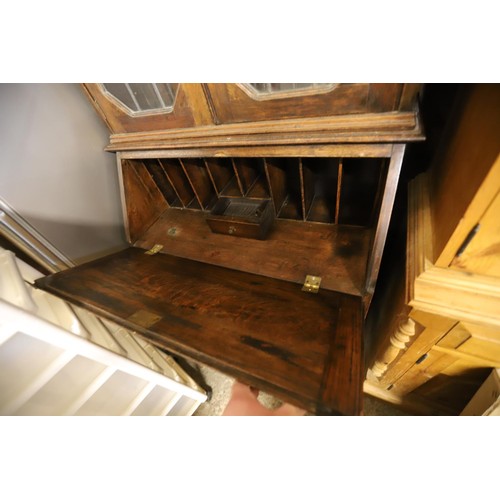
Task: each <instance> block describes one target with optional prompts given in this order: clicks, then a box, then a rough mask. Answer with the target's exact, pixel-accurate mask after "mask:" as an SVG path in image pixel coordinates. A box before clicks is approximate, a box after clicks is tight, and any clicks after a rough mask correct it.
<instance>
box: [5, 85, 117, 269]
mask: <svg viewBox="0 0 500 500" xmlns="http://www.w3.org/2000/svg"><path fill="white" fill-rule="evenodd" d="M108 138H109V132H108V130H107V128H106V126H105V125H104V123H103V122H102V120H101V118H100V117H99V116H98V115H97V113H96V112H95V111H94V109H93V108H92V106H91V104H90V102H89V101H88V100H87V97H86V96H85V95H84V94H83V92H82V90H81V88H80V86H79V85H78V84H0V196H1V197H2V198H3V199H4V200H5V201H7V203H9V204H10V205H11V206H12V207H13V208H14V209H15V210H16V211H17V212H18V213H19V214H20V215H21V216H23V217H24V218H25V219H27V220H28V222H30V223H31V224H32V225H33V226H34V227H35V228H36V229H37V230H38V231H40V233H41V234H42V235H43V236H44V237H45V238H47V239H48V240H49V241H50V242H51V243H52V244H53V245H54V246H55V247H56V248H58V249H59V250H60V251H62V252H63V253H65V254H66V255H67V256H68V257H69V258H71V259H73V260H75V261H83V260H89V259H92V258H93V257H95V256H96V255H99V254H104V253H110V252H112V251H114V250H116V249H118V248H121V247H123V246H125V236H124V231H123V223H122V216H121V211H120V195H119V188H118V178H117V173H116V162H115V155H114V154H112V153H106V152H104V147H105V146H106V144H107V143H108Z"/></svg>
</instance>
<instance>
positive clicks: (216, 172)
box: [204, 158, 234, 194]
mask: <svg viewBox="0 0 500 500" xmlns="http://www.w3.org/2000/svg"><path fill="white" fill-rule="evenodd" d="M204 161H205V165H206V167H207V171H208V174H209V175H210V178H211V179H212V183H213V185H214V188H215V191H216V193H217V194H221V193H222V190H223V189H224V188H225V187H226V186H227V184H228V183H229V181H231V179H233V178H234V170H233V165H232V163H231V159H230V158H205V159H204Z"/></svg>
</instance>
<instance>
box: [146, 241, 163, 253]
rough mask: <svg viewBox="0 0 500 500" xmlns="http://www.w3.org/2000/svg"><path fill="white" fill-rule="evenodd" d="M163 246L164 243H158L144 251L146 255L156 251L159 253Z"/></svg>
mask: <svg viewBox="0 0 500 500" xmlns="http://www.w3.org/2000/svg"><path fill="white" fill-rule="evenodd" d="M162 248H163V245H159V244H158V243H157V244H156V245H155V246H153V247H152V248H150V249H149V250H147V251H146V252H144V253H145V254H146V255H154V254H155V253H158V252H159V251H160V250H161V249H162Z"/></svg>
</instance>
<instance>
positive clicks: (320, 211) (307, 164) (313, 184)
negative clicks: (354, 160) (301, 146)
mask: <svg viewBox="0 0 500 500" xmlns="http://www.w3.org/2000/svg"><path fill="white" fill-rule="evenodd" d="M339 161H340V160H339V159H338V158H304V159H303V160H302V170H303V174H304V179H305V180H306V181H307V182H308V184H309V186H308V188H307V189H308V191H309V193H310V195H309V196H311V194H312V199H311V202H310V206H309V210H308V212H307V220H309V221H314V222H325V223H333V222H335V209H336V205H337V180H338V169H339Z"/></svg>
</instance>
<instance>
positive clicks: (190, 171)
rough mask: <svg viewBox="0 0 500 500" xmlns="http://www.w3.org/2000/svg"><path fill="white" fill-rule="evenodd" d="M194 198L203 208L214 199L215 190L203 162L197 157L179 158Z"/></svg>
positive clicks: (209, 204) (208, 205)
mask: <svg viewBox="0 0 500 500" xmlns="http://www.w3.org/2000/svg"><path fill="white" fill-rule="evenodd" d="M179 162H180V164H181V165H182V167H183V169H184V172H185V173H186V176H187V178H188V181H189V184H190V185H191V188H192V189H193V191H194V194H195V196H196V199H197V200H198V202H199V204H200V206H201V207H202V208H204V209H206V208H208V207H210V206H211V205H212V203H213V202H214V201H215V197H216V194H215V190H214V188H213V185H212V181H211V180H210V176H209V174H208V172H207V169H206V166H205V163H204V162H203V160H201V159H199V158H184V159H179Z"/></svg>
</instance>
